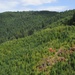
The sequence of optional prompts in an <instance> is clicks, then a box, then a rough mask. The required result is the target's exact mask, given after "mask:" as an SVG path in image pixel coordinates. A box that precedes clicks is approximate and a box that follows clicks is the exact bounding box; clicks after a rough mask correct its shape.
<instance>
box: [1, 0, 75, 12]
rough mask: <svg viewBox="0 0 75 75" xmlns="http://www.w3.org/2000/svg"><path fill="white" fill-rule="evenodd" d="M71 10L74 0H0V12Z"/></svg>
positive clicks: (74, 3) (74, 5)
mask: <svg viewBox="0 0 75 75" xmlns="http://www.w3.org/2000/svg"><path fill="white" fill-rule="evenodd" d="M72 9H75V0H0V12H7V11H41V10H48V11H65V10H72Z"/></svg>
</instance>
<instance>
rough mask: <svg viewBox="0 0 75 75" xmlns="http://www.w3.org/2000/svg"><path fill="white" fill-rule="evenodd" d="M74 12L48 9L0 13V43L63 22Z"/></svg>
mask: <svg viewBox="0 0 75 75" xmlns="http://www.w3.org/2000/svg"><path fill="white" fill-rule="evenodd" d="M74 12H75V10H70V11H65V12H60V13H59V12H50V11H30V12H5V13H0V43H3V42H5V41H8V40H12V39H18V38H23V37H26V36H29V35H32V34H33V33H35V32H36V31H39V30H41V29H45V28H48V27H50V28H52V27H56V26H59V25H61V24H64V21H65V20H66V21H67V20H68V19H70V18H71V16H72V15H73V13H74ZM57 21H58V22H59V23H58V24H57ZM53 23H54V24H53Z"/></svg>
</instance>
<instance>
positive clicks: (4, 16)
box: [0, 10, 75, 75]
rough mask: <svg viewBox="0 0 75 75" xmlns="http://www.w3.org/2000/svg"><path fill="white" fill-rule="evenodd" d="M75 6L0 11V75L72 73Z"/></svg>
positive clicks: (63, 74)
mask: <svg viewBox="0 0 75 75" xmlns="http://www.w3.org/2000/svg"><path fill="white" fill-rule="evenodd" d="M74 30H75V10H68V11H64V12H55V11H23V12H4V13H0V75H75V31H74Z"/></svg>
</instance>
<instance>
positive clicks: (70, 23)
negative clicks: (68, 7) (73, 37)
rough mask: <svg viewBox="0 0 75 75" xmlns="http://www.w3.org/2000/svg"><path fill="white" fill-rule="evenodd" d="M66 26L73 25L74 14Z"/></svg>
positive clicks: (74, 23)
mask: <svg viewBox="0 0 75 75" xmlns="http://www.w3.org/2000/svg"><path fill="white" fill-rule="evenodd" d="M68 24H69V25H75V13H74V14H73V17H72V18H71V19H70V20H68Z"/></svg>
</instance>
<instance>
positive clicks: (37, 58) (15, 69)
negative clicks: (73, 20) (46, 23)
mask: <svg viewBox="0 0 75 75" xmlns="http://www.w3.org/2000/svg"><path fill="white" fill-rule="evenodd" d="M74 30H75V26H64V25H62V26H58V27H55V28H47V29H44V30H41V31H39V32H36V33H35V34H33V35H31V36H28V37H25V38H21V39H17V40H12V41H8V42H5V43H3V44H1V45H0V57H1V59H0V73H1V74H2V75H3V74H4V75H5V74H6V75H39V74H40V75H44V74H45V75H46V74H48V75H49V74H50V73H51V72H50V71H51V70H50V69H51V68H50V66H47V70H46V71H39V70H38V69H37V67H36V66H38V65H40V64H41V63H42V61H43V59H44V58H46V57H47V58H48V57H49V56H53V55H54V53H52V52H50V51H49V50H48V49H49V48H53V49H55V50H56V51H58V49H59V48H62V49H65V48H66V49H70V47H72V46H74V45H75V32H74ZM66 57H68V56H67V55H66ZM73 63H75V62H73ZM74 65H75V64H74ZM74 65H73V66H74ZM74 72H75V71H74ZM52 73H53V72H52ZM68 73H69V71H68ZM54 75H55V74H54Z"/></svg>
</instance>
